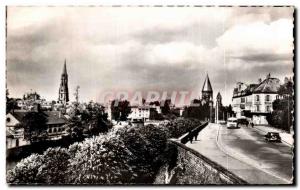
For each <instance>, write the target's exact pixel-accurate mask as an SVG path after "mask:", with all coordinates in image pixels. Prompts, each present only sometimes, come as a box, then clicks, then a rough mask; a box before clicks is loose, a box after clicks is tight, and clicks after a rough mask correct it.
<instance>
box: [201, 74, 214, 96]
mask: <svg viewBox="0 0 300 190" xmlns="http://www.w3.org/2000/svg"><path fill="white" fill-rule="evenodd" d="M212 91H213V90H212V87H211V84H210V80H209V78H208V74H207V75H206V78H205V81H204V84H203V87H202V92H212Z"/></svg>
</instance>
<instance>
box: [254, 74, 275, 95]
mask: <svg viewBox="0 0 300 190" xmlns="http://www.w3.org/2000/svg"><path fill="white" fill-rule="evenodd" d="M279 87H280V80H279V79H277V78H267V79H265V80H264V81H263V82H261V83H260V84H259V85H258V86H257V87H256V88H255V89H254V91H253V93H255V94H258V93H277V92H278V89H279Z"/></svg>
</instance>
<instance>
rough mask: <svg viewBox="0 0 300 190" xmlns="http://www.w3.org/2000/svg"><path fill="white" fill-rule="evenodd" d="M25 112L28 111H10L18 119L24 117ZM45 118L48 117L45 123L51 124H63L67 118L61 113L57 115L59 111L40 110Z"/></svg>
mask: <svg viewBox="0 0 300 190" xmlns="http://www.w3.org/2000/svg"><path fill="white" fill-rule="evenodd" d="M26 113H28V111H16V110H15V111H14V112H13V113H11V114H12V115H13V116H14V117H15V118H16V119H17V120H18V121H21V120H22V119H23V117H25V115H26ZM42 113H43V114H44V115H45V116H46V118H47V119H48V122H47V125H52V124H65V123H66V121H67V119H66V117H65V116H64V115H63V114H60V117H59V111H44V112H42Z"/></svg>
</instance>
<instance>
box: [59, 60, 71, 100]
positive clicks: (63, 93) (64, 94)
mask: <svg viewBox="0 0 300 190" xmlns="http://www.w3.org/2000/svg"><path fill="white" fill-rule="evenodd" d="M58 101H59V102H60V103H63V104H66V103H67V102H68V101H69V89H68V73H67V65H66V60H65V64H64V68H63V72H62V74H61V82H60V86H59V93H58Z"/></svg>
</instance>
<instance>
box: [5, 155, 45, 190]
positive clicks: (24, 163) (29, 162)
mask: <svg viewBox="0 0 300 190" xmlns="http://www.w3.org/2000/svg"><path fill="white" fill-rule="evenodd" d="M41 165H42V156H41V155H38V154H32V155H31V156H29V157H27V158H25V159H23V160H21V161H20V162H19V163H18V164H17V165H16V166H15V167H14V168H13V169H12V170H9V171H8V172H7V177H6V180H7V183H9V184H24V185H25V184H28V183H31V184H35V183H42V182H43V181H42V180H41V178H40V176H39V168H40V166H41Z"/></svg>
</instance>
